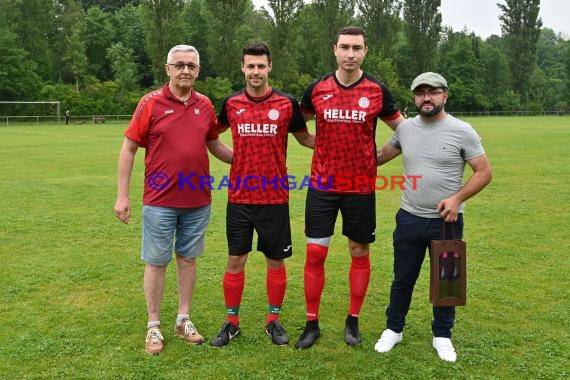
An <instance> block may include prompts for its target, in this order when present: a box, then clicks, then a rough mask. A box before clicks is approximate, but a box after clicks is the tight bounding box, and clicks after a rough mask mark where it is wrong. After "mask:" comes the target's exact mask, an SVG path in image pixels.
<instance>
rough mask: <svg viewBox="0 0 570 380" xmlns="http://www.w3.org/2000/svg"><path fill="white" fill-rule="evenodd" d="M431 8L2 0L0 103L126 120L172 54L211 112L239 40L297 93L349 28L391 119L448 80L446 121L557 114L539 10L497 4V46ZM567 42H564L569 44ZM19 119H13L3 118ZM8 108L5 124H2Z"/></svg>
mask: <svg viewBox="0 0 570 380" xmlns="http://www.w3.org/2000/svg"><path fill="white" fill-rule="evenodd" d="M440 5H441V1H440V0H313V1H312V2H311V3H307V4H305V3H304V2H303V1H302V0H269V1H268V6H266V7H264V8H262V9H255V8H254V5H253V3H252V0H131V1H129V0H103V1H101V0H98V1H94V0H81V1H77V0H2V1H0V100H3V101H14V100H18V101H24V100H25V101H39V100H59V101H61V104H62V108H63V109H70V110H72V113H73V114H75V115H90V114H107V115H108V114H130V113H132V111H133V109H134V107H135V106H136V103H137V101H138V99H139V97H140V96H141V95H142V94H143V93H144V92H146V91H148V90H149V89H151V88H156V87H158V86H160V85H161V84H162V83H164V82H165V81H166V76H165V74H164V68H163V66H164V63H165V59H166V54H167V52H168V50H169V48H170V47H172V46H173V45H175V44H180V43H188V44H191V45H194V46H196V48H197V49H198V50H199V51H200V53H201V65H202V70H201V74H200V80H199V81H198V82H197V84H196V88H197V89H198V90H199V91H201V92H203V93H205V94H206V95H208V96H209V97H210V98H211V99H212V100H213V101H214V103H215V105H216V107H219V105H220V102H221V100H222V99H223V98H224V97H225V96H227V95H228V94H229V93H231V92H232V91H233V90H237V89H239V88H242V87H243V84H244V81H243V77H242V73H241V71H240V70H239V59H240V51H241V48H242V46H243V45H244V43H246V42H248V41H251V40H263V41H266V42H268V43H269V45H270V47H271V49H272V53H273V62H274V66H273V71H272V73H271V83H272V85H273V86H275V87H277V88H280V89H282V90H284V91H287V92H289V93H291V94H293V95H295V96H297V97H299V96H300V95H301V93H302V91H303V90H304V88H305V87H306V86H307V84H308V83H309V82H310V81H311V80H312V79H313V78H316V77H318V76H321V75H323V74H324V73H326V72H328V71H331V70H333V69H334V68H335V67H336V64H335V60H334V56H333V54H332V49H331V46H332V42H333V40H334V36H335V34H336V32H337V30H338V29H339V28H340V27H342V26H346V25H358V26H361V27H363V28H364V29H365V30H366V32H367V35H368V44H369V53H368V56H367V58H366V60H365V64H364V69H365V70H367V71H369V72H370V73H372V74H373V75H374V76H376V77H377V78H378V79H381V80H383V81H385V82H386V83H387V84H388V85H389V86H390V88H391V89H392V91H393V92H394V94H395V96H396V98H397V102H398V104H399V105H400V107H401V108H402V109H404V107H406V106H408V107H411V108H410V110H411V109H412V108H413V107H412V106H411V103H410V94H409V90H408V86H409V83H410V82H411V80H412V79H413V77H414V76H416V75H417V74H418V73H420V72H423V71H427V70H430V71H438V72H440V73H442V74H443V75H444V76H445V77H446V78H447V79H448V81H449V82H450V84H451V85H450V91H451V92H452V95H451V99H450V102H449V103H448V106H447V108H448V109H450V110H452V111H453V110H454V111H486V110H497V111H516V110H533V111H566V110H567V108H568V104H569V103H570V41H569V40H568V39H565V38H564V36H562V35H561V34H557V33H556V31H554V30H552V29H549V28H543V27H542V22H541V20H540V18H539V17H538V11H539V7H540V1H539V0H506V1H505V2H504V4H503V5H501V4H499V5H498V7H499V13H498V17H499V19H500V22H501V27H502V33H501V36H496V35H493V36H491V37H489V38H487V39H482V38H481V37H479V36H477V35H475V34H473V33H469V32H467V31H465V30H464V31H456V30H452V29H448V28H446V27H444V26H443V25H442V23H441V14H440V12H439V7H440ZM566 38H567V37H566ZM12 111H14V112H16V111H17V110H12ZM9 112H10V111H7V108H6V107H5V105H3V107H2V109H0V113H2V114H10V113H9Z"/></svg>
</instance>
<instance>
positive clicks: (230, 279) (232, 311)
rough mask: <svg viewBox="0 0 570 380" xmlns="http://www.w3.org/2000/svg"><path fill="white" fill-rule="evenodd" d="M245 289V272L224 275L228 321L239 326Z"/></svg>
mask: <svg viewBox="0 0 570 380" xmlns="http://www.w3.org/2000/svg"><path fill="white" fill-rule="evenodd" d="M244 287H245V272H240V273H230V272H226V273H224V301H225V303H226V321H228V322H231V323H233V324H234V325H236V326H239V307H240V305H241V296H242V294H243V288H244Z"/></svg>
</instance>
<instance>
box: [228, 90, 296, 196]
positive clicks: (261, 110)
mask: <svg viewBox="0 0 570 380" xmlns="http://www.w3.org/2000/svg"><path fill="white" fill-rule="evenodd" d="M218 123H219V125H220V127H221V128H224V127H227V126H229V127H230V128H231V131H232V140H233V149H234V158H233V162H232V166H231V170H230V184H229V185H228V200H229V201H230V202H234V203H245V204H282V203H287V202H288V201H289V192H288V190H287V189H288V182H287V165H286V153H287V137H288V132H299V131H303V130H305V129H307V126H306V124H305V120H304V119H303V114H302V113H301V109H300V108H299V104H298V103H297V100H295V98H293V97H292V96H290V95H287V94H284V93H282V92H280V91H277V90H274V89H270V90H269V91H268V93H267V95H265V96H263V97H261V98H253V97H251V96H249V95H248V94H247V92H246V91H244V90H242V91H240V92H237V93H235V94H232V95H231V96H229V97H228V98H227V99H225V100H224V102H223V104H222V110H221V112H220V115H219V116H218Z"/></svg>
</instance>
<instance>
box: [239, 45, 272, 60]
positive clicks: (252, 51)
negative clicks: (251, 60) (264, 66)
mask: <svg viewBox="0 0 570 380" xmlns="http://www.w3.org/2000/svg"><path fill="white" fill-rule="evenodd" d="M246 55H266V56H267V60H268V61H269V63H271V51H270V50H269V46H267V44H265V43H264V42H250V43H248V44H247V45H245V47H244V48H243V49H242V51H241V61H242V63H243V57H244V56H246Z"/></svg>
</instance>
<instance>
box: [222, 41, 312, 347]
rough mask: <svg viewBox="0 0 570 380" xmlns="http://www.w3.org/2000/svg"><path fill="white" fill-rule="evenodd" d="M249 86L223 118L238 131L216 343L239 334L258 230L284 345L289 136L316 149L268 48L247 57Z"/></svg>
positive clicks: (274, 330) (273, 321)
mask: <svg viewBox="0 0 570 380" xmlns="http://www.w3.org/2000/svg"><path fill="white" fill-rule="evenodd" d="M241 61H242V62H241V70H242V72H243V73H244V75H245V81H246V88H245V90H242V91H239V92H237V93H235V94H232V95H230V96H229V97H228V98H227V99H225V101H224V103H223V104H222V110H221V112H220V115H219V116H218V121H219V125H220V128H221V129H222V130H224V129H227V128H230V129H231V132H232V141H233V149H234V156H233V162H232V166H231V170H230V184H229V189H228V205H227V215H226V233H227V239H228V250H229V255H228V262H227V267H226V271H225V273H224V278H223V288H224V301H225V305H226V313H227V315H226V321H225V322H224V324H223V326H222V328H221V330H220V332H219V334H218V335H217V336H216V337H215V338H214V339H213V340H212V342H211V344H212V346H214V347H222V346H225V345H227V344H228V343H229V341H230V340H231V339H233V338H234V337H236V336H237V335H239V333H240V330H239V309H240V304H241V299H242V293H243V289H244V286H245V264H246V261H247V258H248V254H249V252H251V250H252V239H253V231H254V230H255V231H256V232H257V236H258V242H257V250H258V251H260V252H263V254H264V255H265V260H266V263H267V280H266V287H267V301H268V313H267V319H266V323H265V331H266V333H267V334H268V335H269V336H271V341H272V342H273V343H274V344H277V345H280V346H282V345H286V344H288V343H289V339H288V337H287V334H286V332H285V330H284V328H283V326H282V325H281V323H280V322H279V312H280V310H281V306H282V303H283V298H284V297H285V288H286V285H287V274H286V271H285V262H284V259H285V258H287V257H290V256H291V255H292V253H293V249H292V245H291V226H290V221H289V203H288V202H289V192H288V183H287V166H286V151H287V137H288V134H289V132H291V133H293V135H294V136H295V138H296V139H297V141H298V142H299V143H300V144H301V145H304V146H306V147H309V148H313V146H314V137H315V136H314V135H311V134H310V133H309V132H308V130H307V126H306V124H305V120H304V118H303V115H302V113H301V109H300V108H299V104H298V102H297V101H296V100H295V99H294V98H293V97H292V96H290V95H287V94H284V93H282V92H280V91H277V90H275V89H273V88H271V87H270V86H269V82H268V77H269V72H270V71H271V68H272V66H271V53H270V51H269V48H268V47H267V45H265V44H264V43H251V44H248V45H246V46H245V47H244V49H243V50H242V55H241Z"/></svg>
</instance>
